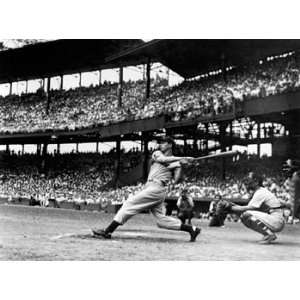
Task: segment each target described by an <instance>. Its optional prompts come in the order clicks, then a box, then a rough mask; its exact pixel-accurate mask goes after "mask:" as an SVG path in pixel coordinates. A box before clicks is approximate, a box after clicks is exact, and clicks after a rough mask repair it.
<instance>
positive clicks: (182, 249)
mask: <svg viewBox="0 0 300 300" xmlns="http://www.w3.org/2000/svg"><path fill="white" fill-rule="evenodd" d="M111 218H112V215H110V214H105V213H96V212H95V213H93V212H84V211H75V210H64V209H51V208H40V207H27V206H13V205H1V206H0V260H47V261H48V260H115V261H120V260H300V225H299V224H298V225H286V227H285V229H284V231H283V232H282V233H281V234H280V235H279V236H278V240H277V241H276V242H275V243H274V244H271V245H260V244H258V243H257V242H256V241H257V240H259V239H260V235H259V234H256V233H255V232H252V231H250V230H248V229H247V228H245V227H244V226H243V225H242V224H240V223H227V224H226V226H225V227H224V228H210V227H208V226H207V222H206V221H201V220H198V219H194V220H193V223H194V224H197V225H200V226H201V227H202V232H201V234H200V235H199V237H198V239H197V242H195V243H189V242H188V240H189V235H188V234H186V233H184V232H178V231H168V230H162V229H159V228H157V227H156V225H155V222H154V220H153V219H152V217H151V216H150V215H147V214H143V215H138V216H136V217H134V218H133V219H131V220H130V221H129V222H128V223H127V224H125V225H124V226H122V227H121V228H120V229H119V230H118V231H116V232H115V235H114V238H113V239H112V240H102V239H96V238H94V237H93V236H92V235H91V233H90V230H89V229H90V228H91V227H93V226H95V225H99V226H100V227H104V226H105V225H106V224H107V223H108V222H109V221H110V220H111Z"/></svg>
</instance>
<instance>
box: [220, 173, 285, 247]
mask: <svg viewBox="0 0 300 300" xmlns="http://www.w3.org/2000/svg"><path fill="white" fill-rule="evenodd" d="M262 183H263V178H262V176H260V175H258V174H255V173H253V172H251V173H249V175H248V176H247V177H246V178H245V179H244V185H245V187H246V189H247V191H248V193H249V194H250V196H251V200H250V201H249V203H248V204H247V205H246V206H240V205H236V204H233V203H229V202H228V203H227V204H226V205H225V206H224V209H225V210H227V211H230V212H233V213H237V214H240V218H241V221H242V223H243V224H244V225H245V226H246V227H248V228H250V229H252V230H254V231H256V232H258V233H260V234H262V235H263V238H262V239H261V240H260V241H259V242H260V243H263V244H268V243H271V242H273V241H274V240H276V238H277V236H276V234H275V233H276V232H280V231H282V229H283V228H284V224H285V219H284V215H283V208H284V206H283V204H282V203H281V201H280V200H279V199H277V198H276V196H275V195H274V194H272V193H271V192H270V191H269V190H267V189H266V188H264V187H263V186H262Z"/></svg>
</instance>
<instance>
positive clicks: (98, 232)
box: [92, 228, 111, 239]
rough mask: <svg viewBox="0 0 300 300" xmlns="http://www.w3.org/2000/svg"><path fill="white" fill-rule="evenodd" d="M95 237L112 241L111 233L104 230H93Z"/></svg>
mask: <svg viewBox="0 0 300 300" xmlns="http://www.w3.org/2000/svg"><path fill="white" fill-rule="evenodd" d="M92 232H93V235H94V236H96V237H102V238H104V239H111V233H106V232H105V230H103V229H97V228H92Z"/></svg>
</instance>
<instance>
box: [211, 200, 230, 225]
mask: <svg viewBox="0 0 300 300" xmlns="http://www.w3.org/2000/svg"><path fill="white" fill-rule="evenodd" d="M232 206H233V203H231V202H229V201H227V200H219V201H218V202H217V204H216V208H215V211H214V213H213V214H212V218H211V220H210V222H209V226H217V227H219V226H223V225H224V221H225V219H226V217H227V214H228V213H230V212H231V207H232Z"/></svg>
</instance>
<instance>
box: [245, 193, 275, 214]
mask: <svg viewBox="0 0 300 300" xmlns="http://www.w3.org/2000/svg"><path fill="white" fill-rule="evenodd" d="M248 205H249V206H253V207H255V208H257V209H259V210H260V211H262V212H269V210H270V209H272V208H279V207H281V203H280V201H279V200H278V199H277V198H276V196H275V195H274V194H272V193H271V192H270V191H269V190H268V189H266V188H263V187H260V188H259V189H258V190H257V191H256V192H255V193H254V195H253V197H252V199H251V200H250V202H249V203H248Z"/></svg>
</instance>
